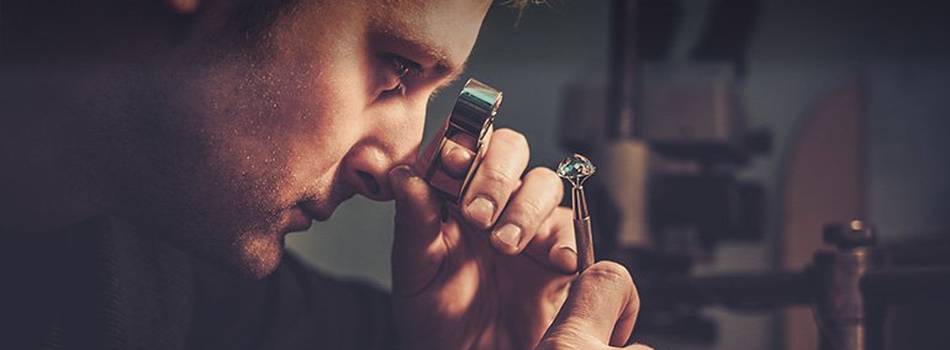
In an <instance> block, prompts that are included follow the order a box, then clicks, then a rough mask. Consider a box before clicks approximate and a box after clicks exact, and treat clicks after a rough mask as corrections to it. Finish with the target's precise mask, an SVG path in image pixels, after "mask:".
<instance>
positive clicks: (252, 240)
mask: <svg viewBox="0 0 950 350" xmlns="http://www.w3.org/2000/svg"><path fill="white" fill-rule="evenodd" d="M234 248H236V250H237V251H235V252H233V253H234V254H236V255H237V256H235V257H234V259H235V260H237V261H236V263H237V265H238V266H237V267H238V269H239V270H240V272H241V273H242V274H244V275H246V276H248V277H250V278H254V279H261V278H264V277H267V276H268V275H270V274H271V273H273V272H274V271H275V270H277V267H278V266H280V261H281V258H282V257H283V255H284V240H283V235H253V237H245V238H243V239H240V240H239V241H238V242H235V245H234Z"/></svg>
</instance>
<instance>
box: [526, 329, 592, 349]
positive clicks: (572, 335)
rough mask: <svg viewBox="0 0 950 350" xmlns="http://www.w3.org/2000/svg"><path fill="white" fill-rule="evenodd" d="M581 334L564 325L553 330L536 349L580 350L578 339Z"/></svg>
mask: <svg viewBox="0 0 950 350" xmlns="http://www.w3.org/2000/svg"><path fill="white" fill-rule="evenodd" d="M582 334H583V333H582V332H581V331H580V330H579V329H576V327H573V326H570V325H567V324H564V325H561V326H560V327H558V328H557V329H555V330H553V331H552V332H550V334H548V336H546V337H544V339H542V340H541V342H540V343H539V344H538V347H537V349H543V350H574V349H582V348H583V347H582V346H581V344H580V338H581V337H582Z"/></svg>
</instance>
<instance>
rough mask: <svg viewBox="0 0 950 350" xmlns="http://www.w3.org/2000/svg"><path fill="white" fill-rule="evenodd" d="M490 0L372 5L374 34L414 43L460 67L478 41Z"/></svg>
mask: <svg viewBox="0 0 950 350" xmlns="http://www.w3.org/2000/svg"><path fill="white" fill-rule="evenodd" d="M490 5H491V1H490V0H390V1H382V5H380V6H372V7H371V8H370V9H369V11H370V16H369V17H370V21H369V22H370V23H369V30H370V32H371V33H370V34H371V35H376V36H380V37H383V38H386V39H390V40H396V41H400V42H403V43H404V44H406V45H411V46H415V47H414V48H413V49H417V50H422V51H427V52H426V53H427V54H429V55H431V56H434V57H436V58H438V59H439V60H440V61H443V62H445V63H446V65H448V66H450V67H461V65H462V64H463V63H464V62H465V59H466V58H467V57H468V55H469V53H470V52H471V50H472V46H473V45H474V44H475V39H476V38H477V37H478V31H479V29H480V28H481V24H482V20H483V19H484V18H485V14H486V12H487V11H488V7H489V6H490Z"/></svg>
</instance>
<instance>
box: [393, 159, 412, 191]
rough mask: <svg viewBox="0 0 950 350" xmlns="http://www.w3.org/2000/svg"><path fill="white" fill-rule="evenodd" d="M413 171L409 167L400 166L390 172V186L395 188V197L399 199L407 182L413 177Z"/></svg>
mask: <svg viewBox="0 0 950 350" xmlns="http://www.w3.org/2000/svg"><path fill="white" fill-rule="evenodd" d="M412 176H413V174H412V169H409V166H407V165H400V166H397V167H395V168H393V169H392V170H390V171H389V184H390V186H391V187H392V188H393V195H394V196H396V197H399V196H400V195H401V194H402V192H403V191H402V188H403V186H404V185H405V184H406V180H408V179H409V178H410V177H412Z"/></svg>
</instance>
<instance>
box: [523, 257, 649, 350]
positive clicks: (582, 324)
mask: <svg viewBox="0 0 950 350" xmlns="http://www.w3.org/2000/svg"><path fill="white" fill-rule="evenodd" d="M639 309H640V299H639V297H638V296H637V289H636V286H634V284H633V279H632V278H631V277H630V273H629V272H627V269H626V268H624V267H623V266H621V265H619V264H617V263H614V262H609V261H601V262H598V263H596V264H594V265H592V266H591V267H589V268H587V269H586V270H584V271H583V272H582V273H581V274H580V275H579V276H578V277H577V279H575V280H574V282H573V283H572V285H571V290H570V292H569V294H568V297H567V300H566V301H565V302H564V306H562V307H561V310H560V311H559V312H558V315H557V318H556V319H555V320H554V323H553V324H552V325H551V327H550V328H548V331H547V332H546V333H545V335H544V338H543V340H542V344H545V345H555V346H554V347H551V348H560V347H561V346H568V347H570V346H580V347H581V348H588V347H590V346H591V345H592V344H597V345H598V346H602V347H606V345H608V344H609V345H610V346H623V345H624V344H626V342H627V340H629V338H630V334H631V333H632V332H633V325H634V323H635V322H636V319H637V313H638V312H639ZM631 348H632V349H638V347H631Z"/></svg>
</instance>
